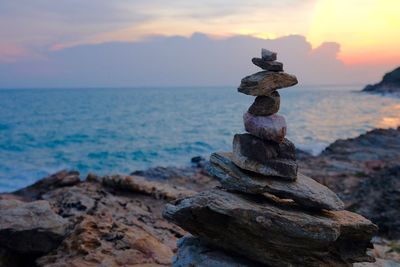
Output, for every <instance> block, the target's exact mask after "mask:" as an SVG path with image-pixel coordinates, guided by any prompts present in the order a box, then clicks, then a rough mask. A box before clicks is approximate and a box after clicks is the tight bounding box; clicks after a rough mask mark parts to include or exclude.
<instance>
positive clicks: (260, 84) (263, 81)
mask: <svg viewBox="0 0 400 267" xmlns="http://www.w3.org/2000/svg"><path fill="white" fill-rule="evenodd" d="M297 83H298V82H297V78H296V76H294V75H290V74H287V73H285V72H272V71H260V72H257V73H255V74H252V75H250V76H246V77H244V78H243V79H242V81H241V83H240V86H239V88H238V91H239V92H240V93H243V94H246V95H252V96H265V95H270V94H271V93H272V92H273V91H275V90H277V89H281V88H286V87H290V86H293V85H296V84H297Z"/></svg>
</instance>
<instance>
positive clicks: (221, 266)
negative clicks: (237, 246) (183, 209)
mask: <svg viewBox="0 0 400 267" xmlns="http://www.w3.org/2000/svg"><path fill="white" fill-rule="evenodd" d="M172 266H173V267H188V266H196V267H262V266H264V265H263V264H260V263H256V262H253V261H250V260H247V259H245V258H243V257H240V256H238V255H235V256H234V255H230V254H228V253H226V252H224V251H222V250H219V249H217V248H215V247H213V246H210V245H209V244H207V243H206V242H204V241H202V240H200V239H199V238H196V237H193V236H185V237H183V238H181V239H179V240H178V252H177V254H176V256H175V257H174V259H173V263H172Z"/></svg>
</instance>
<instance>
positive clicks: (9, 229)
mask: <svg viewBox="0 0 400 267" xmlns="http://www.w3.org/2000/svg"><path fill="white" fill-rule="evenodd" d="M67 226H68V221H67V220H65V219H63V218H62V217H61V216H59V215H57V214H56V213H55V212H54V211H53V210H52V209H51V207H50V205H49V202H47V201H45V200H39V201H34V202H28V203H26V202H21V201H18V200H6V199H3V200H0V247H3V248H6V249H9V250H11V251H14V252H18V253H23V254H45V253H48V252H49V251H51V250H52V249H54V248H56V247H57V246H58V245H59V244H60V242H61V241H62V239H63V237H64V235H65V234H66V231H67Z"/></svg>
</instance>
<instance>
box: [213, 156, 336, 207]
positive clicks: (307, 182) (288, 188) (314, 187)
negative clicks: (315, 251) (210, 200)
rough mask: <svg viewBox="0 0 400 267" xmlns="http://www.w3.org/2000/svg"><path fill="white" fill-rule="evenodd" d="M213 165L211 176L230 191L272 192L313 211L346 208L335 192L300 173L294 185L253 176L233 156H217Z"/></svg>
mask: <svg viewBox="0 0 400 267" xmlns="http://www.w3.org/2000/svg"><path fill="white" fill-rule="evenodd" d="M210 162H211V167H210V170H209V171H210V173H211V174H212V175H213V176H215V177H217V178H218V179H219V181H220V183H221V184H222V186H223V187H224V188H226V189H229V190H235V191H240V192H244V193H249V194H263V193H270V194H273V195H276V196H278V197H280V198H288V199H292V200H294V201H295V202H296V203H297V204H299V205H300V206H303V207H306V208H310V209H326V210H343V208H344V204H343V202H342V201H341V200H340V199H339V197H338V196H337V195H336V194H335V193H334V192H332V191H331V190H330V189H329V188H327V187H326V186H324V185H322V184H320V183H318V182H316V181H314V180H313V179H311V178H309V177H307V176H305V175H302V174H301V173H298V175H297V179H296V181H295V182H290V183H289V182H286V181H282V180H279V179H267V178H265V177H263V176H261V175H256V174H249V173H247V172H245V171H243V170H241V169H240V168H238V167H237V166H236V165H235V164H233V162H232V153H213V154H212V155H211V158H210Z"/></svg>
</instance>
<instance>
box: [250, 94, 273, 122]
mask: <svg viewBox="0 0 400 267" xmlns="http://www.w3.org/2000/svg"><path fill="white" fill-rule="evenodd" d="M280 99H281V97H280V95H279V93H278V91H274V92H272V93H271V94H270V95H268V96H257V97H256V99H255V100H254V103H253V104H252V105H251V106H250V108H249V110H248V112H249V113H250V114H253V115H255V116H269V115H272V114H275V113H277V112H278V111H279V107H280V103H281V100H280Z"/></svg>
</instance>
